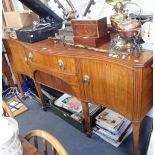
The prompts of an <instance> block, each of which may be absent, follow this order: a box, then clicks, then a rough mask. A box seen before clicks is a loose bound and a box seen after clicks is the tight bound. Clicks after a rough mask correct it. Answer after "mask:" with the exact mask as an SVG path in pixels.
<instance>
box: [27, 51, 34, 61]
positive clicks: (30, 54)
mask: <svg viewBox="0 0 155 155" xmlns="http://www.w3.org/2000/svg"><path fill="white" fill-rule="evenodd" d="M28 59H29V60H30V61H32V59H33V54H32V52H29V54H28Z"/></svg>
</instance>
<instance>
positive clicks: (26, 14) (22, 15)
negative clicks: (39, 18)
mask: <svg viewBox="0 0 155 155" xmlns="http://www.w3.org/2000/svg"><path fill="white" fill-rule="evenodd" d="M33 14H34V13H33V12H31V11H26V10H24V11H13V12H4V17H5V20H6V25H7V27H10V28H23V27H28V26H31V25H32V23H33V18H34V15H33Z"/></svg>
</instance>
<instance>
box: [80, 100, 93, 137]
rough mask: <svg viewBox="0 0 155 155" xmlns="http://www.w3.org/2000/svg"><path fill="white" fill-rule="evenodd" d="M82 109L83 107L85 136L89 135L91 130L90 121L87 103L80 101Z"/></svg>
mask: <svg viewBox="0 0 155 155" xmlns="http://www.w3.org/2000/svg"><path fill="white" fill-rule="evenodd" d="M82 109H83V115H84V119H85V128H86V133H87V136H89V137H90V136H91V133H92V130H91V123H90V116H89V109H88V103H86V102H82Z"/></svg>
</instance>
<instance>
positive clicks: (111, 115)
mask: <svg viewBox="0 0 155 155" xmlns="http://www.w3.org/2000/svg"><path fill="white" fill-rule="evenodd" d="M96 120H97V122H98V123H99V124H100V126H102V127H103V128H106V129H108V130H111V131H114V132H115V131H117V130H118V128H119V127H120V125H122V123H123V121H124V116H122V115H120V114H118V113H116V112H114V111H112V110H110V109H108V108H106V109H104V110H103V111H102V112H101V113H100V114H99V115H97V116H96Z"/></svg>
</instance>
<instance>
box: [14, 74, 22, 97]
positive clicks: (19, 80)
mask: <svg viewBox="0 0 155 155" xmlns="http://www.w3.org/2000/svg"><path fill="white" fill-rule="evenodd" d="M14 76H15V78H16V82H17V85H18V88H19V90H20V93H21V95H22V97H23V98H24V92H23V90H22V77H21V75H20V74H17V73H14Z"/></svg>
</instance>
